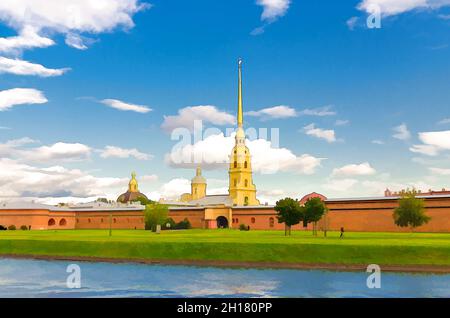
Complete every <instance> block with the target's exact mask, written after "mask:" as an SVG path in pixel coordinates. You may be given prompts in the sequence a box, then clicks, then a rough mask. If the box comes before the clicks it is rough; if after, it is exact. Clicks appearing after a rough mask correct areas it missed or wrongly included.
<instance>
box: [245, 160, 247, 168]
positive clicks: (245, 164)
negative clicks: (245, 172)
mask: <svg viewBox="0 0 450 318" xmlns="http://www.w3.org/2000/svg"><path fill="white" fill-rule="evenodd" d="M244 168H245V169H247V161H246V162H244Z"/></svg>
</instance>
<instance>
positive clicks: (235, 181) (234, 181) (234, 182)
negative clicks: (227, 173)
mask: <svg viewBox="0 0 450 318" xmlns="http://www.w3.org/2000/svg"><path fill="white" fill-rule="evenodd" d="M233 184H234V186H235V187H236V186H237V179H234V180H233Z"/></svg>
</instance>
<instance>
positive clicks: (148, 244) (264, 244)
mask: <svg viewBox="0 0 450 318" xmlns="http://www.w3.org/2000/svg"><path fill="white" fill-rule="evenodd" d="M321 235H322V233H319V236H318V237H313V236H312V234H311V232H303V231H302V232H300V231H293V232H292V236H291V237H285V236H284V232H283V231H249V232H241V231H238V230H185V231H163V232H162V233H161V234H155V233H152V232H149V231H139V230H130V231H128V230H114V231H113V235H112V236H111V237H109V236H108V231H105V230H73V231H72V230H64V231H0V255H1V254H3V255H5V254H14V255H47V256H72V257H76V256H81V257H89V256H91V257H92V256H93V257H103V258H119V259H120V258H122V259H149V260H152V259H153V260H195V261H201V260H206V261H211V260H220V261H242V262H285V263H327V264H370V263H375V264H380V265H382V264H389V265H448V266H450V234H427V233H345V238H344V239H339V233H337V232H329V233H328V237H327V238H324V237H323V236H321Z"/></svg>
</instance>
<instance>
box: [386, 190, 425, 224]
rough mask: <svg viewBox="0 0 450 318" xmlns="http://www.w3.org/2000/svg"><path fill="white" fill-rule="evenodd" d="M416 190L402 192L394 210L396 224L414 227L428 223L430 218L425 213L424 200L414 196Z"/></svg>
mask: <svg viewBox="0 0 450 318" xmlns="http://www.w3.org/2000/svg"><path fill="white" fill-rule="evenodd" d="M416 195H417V191H416V190H414V189H413V190H412V191H409V190H408V191H406V192H404V193H402V198H401V199H400V200H399V203H398V207H397V208H396V209H395V210H394V214H393V218H394V222H395V224H396V225H397V226H400V227H409V228H410V229H411V231H414V228H416V227H418V226H421V225H423V224H426V223H428V222H429V221H430V220H431V218H430V217H429V216H427V215H426V214H425V208H424V201H423V200H422V199H418V198H417V197H416Z"/></svg>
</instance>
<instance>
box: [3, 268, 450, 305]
mask: <svg viewBox="0 0 450 318" xmlns="http://www.w3.org/2000/svg"><path fill="white" fill-rule="evenodd" d="M69 264H70V262H62V261H40V260H16V259H0V297H242V298H244V297H450V275H423V274H421V275H418V274H400V273H383V274H382V279H381V285H382V286H381V287H382V288H381V289H368V288H367V287H366V279H367V274H366V273H365V272H362V273H355V272H331V271H316V270H314V271H313V270H311V271H305V270H273V269H264V270H262V269H224V268H213V267H206V268H202V267H188V266H160V265H142V264H109V263H88V262H79V263H78V265H79V266H80V267H81V286H82V288H81V289H68V288H67V287H66V279H67V276H68V274H67V273H66V268H67V265H69Z"/></svg>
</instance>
